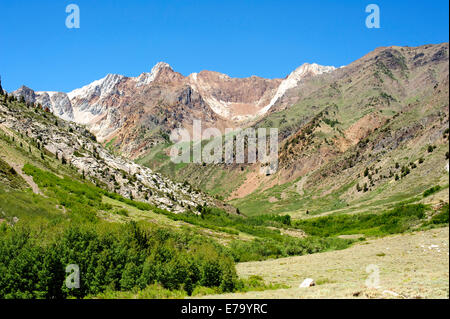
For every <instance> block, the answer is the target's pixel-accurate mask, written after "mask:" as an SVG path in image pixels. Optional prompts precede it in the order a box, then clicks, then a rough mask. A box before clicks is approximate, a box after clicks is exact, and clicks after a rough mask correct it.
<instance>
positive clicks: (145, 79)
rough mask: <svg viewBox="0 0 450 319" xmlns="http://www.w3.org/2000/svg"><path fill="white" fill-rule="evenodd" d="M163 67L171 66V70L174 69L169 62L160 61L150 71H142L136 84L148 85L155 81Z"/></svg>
mask: <svg viewBox="0 0 450 319" xmlns="http://www.w3.org/2000/svg"><path fill="white" fill-rule="evenodd" d="M163 68H169V69H170V70H172V68H171V67H170V65H169V64H167V63H165V62H158V63H156V64H155V66H154V67H153V68H152V71H151V72H150V73H148V72H145V73H142V74H141V75H140V76H138V77H137V78H136V82H137V84H136V86H141V85H146V84H149V83H151V82H153V81H154V80H155V78H156V77H157V76H158V74H159V72H160V71H161V69H163Z"/></svg>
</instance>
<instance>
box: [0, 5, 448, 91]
mask: <svg viewBox="0 0 450 319" xmlns="http://www.w3.org/2000/svg"><path fill="white" fill-rule="evenodd" d="M70 3H75V4H77V5H78V6H79V8H80V17H81V23H80V29H68V28H66V26H65V20H66V17H67V15H68V14H67V13H66V12H65V8H66V6H67V5H68V4H70ZM370 3H376V4H377V5H378V6H379V7H380V11H381V28H380V29H367V28H366V27H365V19H366V16H367V15H368V13H366V12H365V7H366V6H367V5H368V4H370ZM448 11H449V4H448V1H447V0H445V1H441V0H433V1H412V0H409V1H403V0H396V1H392V0H389V1H384V0H383V1H380V0H368V1H358V0H354V1H350V0H347V1H346V0H341V1H337V0H335V1H331V0H330V1H313V0H309V1H300V0H296V1H283V0H273V1H269V0H257V1H245V0H221V1H212V0H209V1H200V0H197V1H195V0H183V1H181V0H180V1H171V0H160V1H151V0H147V1H143V0H142V1H140V0H128V1H124V0H123V1H114V0H109V1H106V0H95V1H94V0H71V1H63V0H58V1H55V0H40V1H31V0H29V1H24V0H14V1H13V0H2V1H1V3H0V16H1V19H0V35H1V36H0V43H1V45H0V75H1V77H2V83H3V87H4V88H5V89H6V90H8V91H12V90H15V89H17V88H18V87H19V86H20V85H22V84H25V85H27V86H29V87H31V88H33V89H35V90H52V91H63V92H68V91H71V90H72V89H75V88H78V87H81V86H83V85H85V84H87V83H90V82H92V81H93V80H96V79H99V78H102V77H104V76H105V75H106V74H107V73H118V74H124V75H127V76H137V75H139V74H140V73H142V72H149V71H150V70H151V68H152V66H153V65H154V64H155V63H156V62H158V61H165V62H167V63H169V64H170V65H171V66H172V67H173V68H174V70H175V71H178V72H180V73H182V74H184V75H188V74H190V73H192V72H198V71H201V70H213V71H218V72H223V73H226V74H228V75H230V76H233V77H247V76H251V75H258V76H262V77H267V78H276V77H285V76H286V75H287V74H289V73H290V72H291V71H292V70H293V69H295V68H296V67H298V66H299V65H301V64H303V63H304V62H310V63H312V62H316V63H319V64H323V65H334V66H341V65H345V64H349V63H350V62H352V61H354V60H356V59H358V58H360V57H361V56H363V55H364V54H366V53H368V52H369V51H371V50H373V49H374V48H376V47H379V46H389V45H408V46H417V45H422V44H428V43H441V42H448V39H449V33H448V30H449V16H448Z"/></svg>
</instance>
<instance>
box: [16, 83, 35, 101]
mask: <svg viewBox="0 0 450 319" xmlns="http://www.w3.org/2000/svg"><path fill="white" fill-rule="evenodd" d="M12 94H13V95H14V96H16V97H23V98H24V99H25V101H26V102H29V103H34V102H35V101H36V94H35V92H34V90H32V89H30V88H29V87H27V86H25V85H22V86H21V87H20V88H19V89H17V90H16V91H14V92H12Z"/></svg>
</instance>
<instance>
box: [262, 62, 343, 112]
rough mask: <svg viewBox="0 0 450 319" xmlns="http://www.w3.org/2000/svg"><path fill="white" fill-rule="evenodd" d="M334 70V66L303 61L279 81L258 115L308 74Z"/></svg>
mask: <svg viewBox="0 0 450 319" xmlns="http://www.w3.org/2000/svg"><path fill="white" fill-rule="evenodd" d="M334 70H336V68H335V67H334V66H322V65H318V64H316V63H313V64H309V63H305V64H303V65H302V66H300V67H298V68H297V69H296V70H295V71H293V72H292V73H291V74H289V76H288V77H287V78H286V79H284V80H283V82H281V84H280V86H279V87H278V89H277V91H276V93H275V95H274V96H273V98H272V99H271V100H270V103H269V104H267V105H266V106H265V107H263V108H262V109H261V110H260V111H259V112H258V115H262V114H265V113H267V111H268V110H269V109H270V108H271V107H272V106H273V105H274V104H275V103H276V102H277V101H278V100H279V99H280V98H281V97H282V96H283V95H284V94H285V93H286V91H287V90H289V89H292V88H294V87H296V86H297V85H298V83H299V82H301V81H302V80H303V79H304V78H305V77H306V76H308V75H313V76H315V75H319V74H323V73H329V72H332V71H334Z"/></svg>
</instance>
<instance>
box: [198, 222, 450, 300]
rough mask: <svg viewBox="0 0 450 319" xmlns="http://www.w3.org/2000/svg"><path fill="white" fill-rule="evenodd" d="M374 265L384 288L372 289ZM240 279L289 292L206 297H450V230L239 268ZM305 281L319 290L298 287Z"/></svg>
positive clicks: (244, 264)
mask: <svg viewBox="0 0 450 319" xmlns="http://www.w3.org/2000/svg"><path fill="white" fill-rule="evenodd" d="M369 265H376V266H377V267H378V268H379V288H377V289H376V288H367V287H366V284H365V282H366V280H367V279H368V277H369V276H370V275H371V273H370V272H366V268H367V266H369ZM237 271H238V274H239V276H240V277H243V278H246V277H248V276H251V275H259V276H261V277H263V278H264V280H265V281H266V282H267V283H278V284H284V285H287V286H289V287H290V288H288V289H278V290H266V291H252V292H247V293H232V294H221V295H213V296H204V297H205V298H244V299H245V298H449V228H448V227H445V228H438V229H431V230H427V231H420V232H414V233H407V234H403V235H395V236H389V237H384V238H379V239H369V240H367V241H365V242H361V243H358V244H355V245H354V246H352V247H350V248H348V249H345V250H340V251H331V252H325V253H317V254H313V255H306V256H299V257H289V258H281V259H276V260H268V261H261V262H246V263H240V264H238V265H237ZM305 278H313V279H314V280H315V282H316V285H315V286H313V287H308V288H299V285H300V283H301V282H302V281H303V280H304V279H305Z"/></svg>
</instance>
